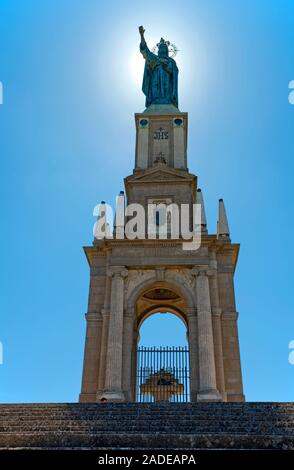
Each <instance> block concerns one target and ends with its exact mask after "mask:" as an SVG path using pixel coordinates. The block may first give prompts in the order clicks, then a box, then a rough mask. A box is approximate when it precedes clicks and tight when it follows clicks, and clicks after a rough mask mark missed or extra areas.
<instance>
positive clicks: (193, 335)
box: [187, 308, 199, 401]
mask: <svg viewBox="0 0 294 470" xmlns="http://www.w3.org/2000/svg"><path fill="white" fill-rule="evenodd" d="M187 317H188V339H189V349H190V395H191V401H197V393H198V390H199V360H198V328H197V315H196V309H194V308H191V309H188V310H187Z"/></svg>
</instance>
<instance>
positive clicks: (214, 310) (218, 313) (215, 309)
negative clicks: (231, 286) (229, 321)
mask: <svg viewBox="0 0 294 470" xmlns="http://www.w3.org/2000/svg"><path fill="white" fill-rule="evenodd" d="M211 310H212V316H214V317H220V316H221V314H222V309H221V308H218V307H212V309H211Z"/></svg>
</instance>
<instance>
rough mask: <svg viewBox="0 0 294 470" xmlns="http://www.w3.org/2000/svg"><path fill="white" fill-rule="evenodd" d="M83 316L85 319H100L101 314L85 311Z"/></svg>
mask: <svg viewBox="0 0 294 470" xmlns="http://www.w3.org/2000/svg"><path fill="white" fill-rule="evenodd" d="M85 318H86V320H87V321H101V315H100V313H97V312H87V313H85Z"/></svg>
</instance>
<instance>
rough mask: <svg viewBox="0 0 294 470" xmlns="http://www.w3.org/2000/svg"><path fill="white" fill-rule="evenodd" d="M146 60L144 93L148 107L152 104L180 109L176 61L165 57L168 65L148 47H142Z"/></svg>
mask: <svg viewBox="0 0 294 470" xmlns="http://www.w3.org/2000/svg"><path fill="white" fill-rule="evenodd" d="M140 51H141V53H142V55H143V57H144V59H145V69H144V77H143V85H142V91H143V93H144V95H145V96H146V107H148V106H150V105H151V104H173V105H174V106H176V107H178V73H179V71H178V67H177V64H176V62H175V60H174V59H172V58H171V57H165V58H164V59H166V60H167V62H168V63H167V64H164V65H163V64H162V63H161V62H160V58H159V57H158V56H157V55H156V54H153V52H151V51H150V50H149V49H148V47H147V45H143V46H142V45H140Z"/></svg>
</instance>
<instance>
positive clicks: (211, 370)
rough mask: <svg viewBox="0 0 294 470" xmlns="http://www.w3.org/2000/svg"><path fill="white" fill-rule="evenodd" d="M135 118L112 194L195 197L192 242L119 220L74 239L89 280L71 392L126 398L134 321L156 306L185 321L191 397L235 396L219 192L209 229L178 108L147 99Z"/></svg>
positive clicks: (229, 257)
mask: <svg viewBox="0 0 294 470" xmlns="http://www.w3.org/2000/svg"><path fill="white" fill-rule="evenodd" d="M144 57H145V56H144ZM155 57H157V56H155ZM155 101H156V100H155ZM135 126H136V151H135V168H134V171H133V174H132V175H130V176H127V177H126V178H125V195H124V194H122V193H121V194H120V197H121V198H123V199H124V204H125V205H126V206H128V205H130V204H134V203H137V204H141V206H142V207H143V208H145V209H146V214H147V213H148V205H149V204H162V205H163V206H168V205H169V204H177V205H178V206H181V205H182V204H186V205H188V207H191V214H192V213H193V211H192V208H193V204H195V203H197V204H199V205H200V206H201V209H202V210H201V244H200V247H199V248H197V249H195V250H185V249H183V239H182V238H181V236H179V237H178V238H173V237H172V236H171V234H169V236H168V237H167V238H166V239H159V237H158V236H156V235H155V236H152V237H150V236H149V237H148V236H147V234H146V237H145V238H143V239H142V238H141V239H129V238H128V237H127V236H126V235H125V233H124V223H123V224H122V225H120V226H118V224H117V225H116V227H115V230H114V235H113V238H109V237H108V238H107V237H106V238H104V239H99V240H97V239H95V240H94V242H93V245H92V246H87V247H85V248H84V250H85V253H86V257H87V260H88V263H89V266H90V289H89V303H88V311H87V313H86V321H87V333H86V342H85V352H84V367H83V379H82V390H81V394H80V401H82V402H96V401H99V400H100V399H101V398H103V397H105V398H106V399H107V400H108V401H135V400H136V386H137V385H136V367H137V343H138V332H139V328H140V326H141V324H142V322H143V321H144V320H145V319H146V318H147V317H148V316H149V315H151V314H152V313H155V312H166V311H168V312H172V313H174V314H175V315H177V316H179V317H180V318H181V319H182V320H183V321H184V323H185V325H186V327H187V337H188V343H189V356H190V398H191V401H244V395H243V387H242V377H241V365H240V355H239V341H238V330H237V318H238V314H237V312H236V305H235V294H234V271H235V267H236V263H237V259H238V252H239V244H235V243H232V242H231V240H230V233H229V226H228V221H227V216H226V211H225V206H224V202H223V200H222V199H220V200H219V216H218V222H217V231H216V232H217V233H215V234H209V233H208V231H207V225H206V217H205V209H204V201H203V195H202V192H201V190H200V189H198V188H197V177H196V176H195V175H193V174H191V173H189V171H188V167H187V132H188V114H187V113H183V112H180V111H179V109H178V107H177V106H176V105H175V103H172V102H169V103H157V102H153V103H151V104H150V105H149V106H148V107H147V109H146V110H145V111H144V112H143V113H137V114H135ZM126 219H127V218H126ZM126 219H125V220H126ZM156 223H157V224H160V222H158V220H157V222H156ZM146 225H147V226H148V217H147V216H146ZM189 225H190V226H191V225H192V226H193V220H192V219H191V220H190V223H189ZM118 233H120V236H119V237H118V236H117V234H118ZM122 233H123V235H122ZM153 235H154V234H153Z"/></svg>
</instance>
